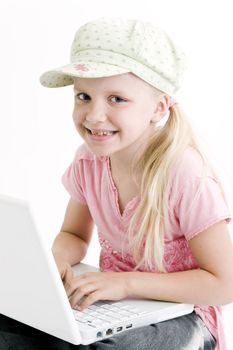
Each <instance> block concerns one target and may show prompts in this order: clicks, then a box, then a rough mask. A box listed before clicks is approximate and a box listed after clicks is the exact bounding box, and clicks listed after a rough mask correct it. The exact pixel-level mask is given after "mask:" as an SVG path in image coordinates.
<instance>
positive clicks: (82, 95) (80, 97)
mask: <svg viewBox="0 0 233 350" xmlns="http://www.w3.org/2000/svg"><path fill="white" fill-rule="evenodd" d="M76 98H77V99H78V100H80V101H89V100H90V96H88V95H87V94H85V93H83V92H80V93H79V94H77V95H76Z"/></svg>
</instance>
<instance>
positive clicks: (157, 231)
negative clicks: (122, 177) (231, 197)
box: [128, 104, 207, 272]
mask: <svg viewBox="0 0 233 350" xmlns="http://www.w3.org/2000/svg"><path fill="white" fill-rule="evenodd" d="M188 146H191V147H193V148H195V149H196V150H197V151H198V152H199V154H200V155H201V157H202V159H203V169H204V168H205V165H207V161H206V159H205V156H204V154H203V153H202V152H201V151H200V149H199V145H198V142H197V140H196V138H195V136H194V132H193V130H192V127H191V125H190V123H189V121H188V118H187V117H186V115H185V113H184V112H183V111H182V110H181V108H180V107H179V106H178V105H177V104H175V105H174V106H173V107H171V108H170V115H169V117H168V119H167V122H166V124H165V125H164V126H163V127H159V128H157V130H156V131H155V133H154V135H153V136H152V138H151V139H150V140H149V143H148V145H147V147H146V149H145V150H144V151H143V153H142V154H141V156H140V157H139V158H138V159H136V160H135V164H134V167H133V169H134V171H137V170H139V169H141V173H142V179H141V184H140V186H141V190H140V193H141V201H140V204H139V205H138V207H137V209H136V211H135V213H134V215H133V217H132V219H131V221H130V223H129V228H128V234H129V236H128V238H129V244H130V248H131V251H132V255H133V258H134V260H135V262H136V264H137V266H136V267H135V269H138V268H140V267H142V266H145V267H147V268H150V269H151V268H155V267H156V268H157V269H158V270H159V271H160V272H165V267H164V264H163V256H164V236H165V228H164V221H165V218H166V215H168V210H169V204H168V195H169V193H168V191H169V186H168V185H169V181H170V180H171V179H170V173H171V169H172V167H173V165H174V163H175V162H176V161H177V159H178V158H179V156H180V155H181V154H182V153H183V152H184V150H185V149H186V148H187V147H188Z"/></svg>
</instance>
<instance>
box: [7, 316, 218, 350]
mask: <svg viewBox="0 0 233 350" xmlns="http://www.w3.org/2000/svg"><path fill="white" fill-rule="evenodd" d="M214 348H215V340H214V338H213V337H212V335H211V334H210V332H209V331H208V329H207V328H206V326H205V325H204V323H203V322H202V320H201V319H200V318H199V317H198V316H197V315H196V314H195V313H194V312H193V313H192V314H189V315H185V316H182V317H177V318H175V319H172V320H168V321H165V322H160V323H157V324H153V325H150V326H146V327H141V328H136V329H132V330H130V331H127V332H123V333H121V334H118V335H116V336H113V337H111V338H108V339H105V340H102V341H98V342H96V343H94V344H91V345H72V344H70V343H67V342H65V341H63V340H60V339H58V338H55V337H53V336H50V335H48V334H46V333H44V332H41V331H39V330H37V329H34V328H32V327H29V326H26V325H24V324H22V323H20V322H18V321H15V320H12V319H10V318H8V317H6V316H3V315H0V350H94V349H96V350H144V349H145V350H212V349H214Z"/></svg>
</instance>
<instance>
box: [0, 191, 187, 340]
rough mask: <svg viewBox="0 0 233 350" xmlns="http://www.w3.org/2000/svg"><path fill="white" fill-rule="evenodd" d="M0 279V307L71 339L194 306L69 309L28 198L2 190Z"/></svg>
mask: <svg viewBox="0 0 233 350" xmlns="http://www.w3.org/2000/svg"><path fill="white" fill-rule="evenodd" d="M95 270H97V269H96V268H94V267H92V266H89V265H85V264H78V265H76V266H75V267H74V271H75V273H77V274H79V273H80V272H83V271H95ZM0 280H1V287H0V313H2V314H4V315H6V316H8V317H11V318H13V319H16V320H18V321H20V322H23V323H25V324H27V325H30V326H32V327H34V328H37V329H39V330H41V331H43V332H46V333H48V334H51V335H53V336H55V337H58V338H61V339H64V340H66V341H68V342H70V343H73V344H90V343H93V342H95V341H99V340H101V339H104V338H107V337H111V336H114V335H115V334H119V333H121V332H124V331H127V330H130V329H132V328H135V327H140V326H145V325H149V324H152V323H157V322H161V321H164V320H167V319H171V318H174V317H178V316H181V315H184V314H188V313H191V312H192V311H193V305H189V304H181V303H171V302H160V301H154V300H153V301H152V300H132V299H131V300H129V299H125V300H122V301H120V302H111V301H104V302H97V303H96V304H94V305H91V306H90V307H89V308H87V309H85V310H83V311H82V312H79V311H76V310H72V308H71V306H70V304H69V301H68V298H67V295H66V292H65V289H64V287H63V283H62V281H61V278H60V276H59V273H58V270H57V267H56V263H55V261H54V259H53V255H52V253H51V249H50V247H49V244H48V242H47V241H46V240H45V238H43V235H40V234H39V233H38V231H37V229H36V227H35V222H34V220H33V217H32V213H31V210H30V207H29V204H28V203H27V202H25V201H22V200H18V199H14V198H10V197H7V196H0Z"/></svg>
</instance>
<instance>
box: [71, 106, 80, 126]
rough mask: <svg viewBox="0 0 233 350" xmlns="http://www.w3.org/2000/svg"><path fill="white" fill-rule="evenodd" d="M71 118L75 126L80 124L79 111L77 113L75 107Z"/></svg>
mask: <svg viewBox="0 0 233 350" xmlns="http://www.w3.org/2000/svg"><path fill="white" fill-rule="evenodd" d="M72 118H73V121H74V123H75V125H78V124H80V122H81V118H82V117H81V113H80V111H78V109H77V108H76V107H74V109H73V114H72Z"/></svg>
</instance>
